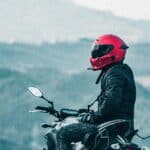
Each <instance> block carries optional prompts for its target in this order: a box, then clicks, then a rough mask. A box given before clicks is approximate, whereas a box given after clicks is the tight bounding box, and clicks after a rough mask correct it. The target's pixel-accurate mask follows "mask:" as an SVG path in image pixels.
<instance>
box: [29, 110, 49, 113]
mask: <svg viewBox="0 0 150 150" xmlns="http://www.w3.org/2000/svg"><path fill="white" fill-rule="evenodd" d="M29 112H30V113H37V112H40V113H48V112H46V111H43V110H29Z"/></svg>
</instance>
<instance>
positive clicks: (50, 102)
mask: <svg viewBox="0 0 150 150" xmlns="http://www.w3.org/2000/svg"><path fill="white" fill-rule="evenodd" d="M41 98H42V99H44V100H45V101H46V102H48V103H49V104H51V105H52V107H54V104H53V102H52V101H50V100H48V99H47V98H45V97H44V96H41Z"/></svg>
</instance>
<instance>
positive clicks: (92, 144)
mask: <svg viewBox="0 0 150 150" xmlns="http://www.w3.org/2000/svg"><path fill="white" fill-rule="evenodd" d="M28 90H29V91H30V93H32V95H34V96H36V97H39V98H41V99H43V100H44V101H46V102H47V103H48V104H49V106H48V107H43V106H37V107H35V110H33V111H30V112H42V113H49V114H50V115H52V116H54V117H55V118H57V120H55V121H54V122H53V123H52V124H45V123H44V124H42V125H41V127H43V128H50V130H49V131H48V133H47V134H46V135H45V139H46V141H47V142H46V145H47V148H43V150H56V149H57V148H56V145H57V144H56V143H57V141H56V134H57V132H58V131H59V130H61V128H62V127H64V126H67V125H69V124H72V123H79V122H80V119H81V117H82V115H83V114H85V113H91V112H93V110H91V109H90V107H91V106H92V105H93V104H94V103H95V101H96V100H95V101H94V102H92V103H91V104H90V105H88V108H82V109H79V110H74V109H68V108H63V109H60V110H56V109H55V107H54V103H53V101H50V100H49V99H47V98H45V97H44V94H43V93H42V92H41V91H40V90H39V89H38V88H36V87H28ZM128 125H129V122H128V121H127V120H123V119H116V120H112V121H108V122H105V123H102V124H100V125H98V126H97V128H98V132H94V133H89V134H86V135H85V137H84V138H83V140H82V141H80V142H78V143H71V144H72V149H73V150H149V148H147V147H139V146H138V145H137V144H135V143H132V142H131V141H132V138H133V137H134V136H135V135H137V136H139V135H138V130H134V131H132V132H130V133H128V134H126V135H125V132H126V130H127V128H128ZM139 137H140V136H139ZM140 138H143V137H140ZM146 138H149V137H145V138H143V139H146Z"/></svg>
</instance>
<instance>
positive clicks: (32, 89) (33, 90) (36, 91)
mask: <svg viewBox="0 0 150 150" xmlns="http://www.w3.org/2000/svg"><path fill="white" fill-rule="evenodd" d="M28 90H29V91H30V92H31V93H32V94H33V95H34V96H36V97H42V96H43V93H42V92H41V91H40V90H39V89H38V88H36V87H28Z"/></svg>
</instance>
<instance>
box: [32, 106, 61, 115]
mask: <svg viewBox="0 0 150 150" xmlns="http://www.w3.org/2000/svg"><path fill="white" fill-rule="evenodd" d="M35 109H37V110H42V111H45V112H47V113H50V114H51V115H54V116H55V117H59V113H58V111H57V110H55V109H54V108H52V107H43V106H37V107H36V108H35Z"/></svg>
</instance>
